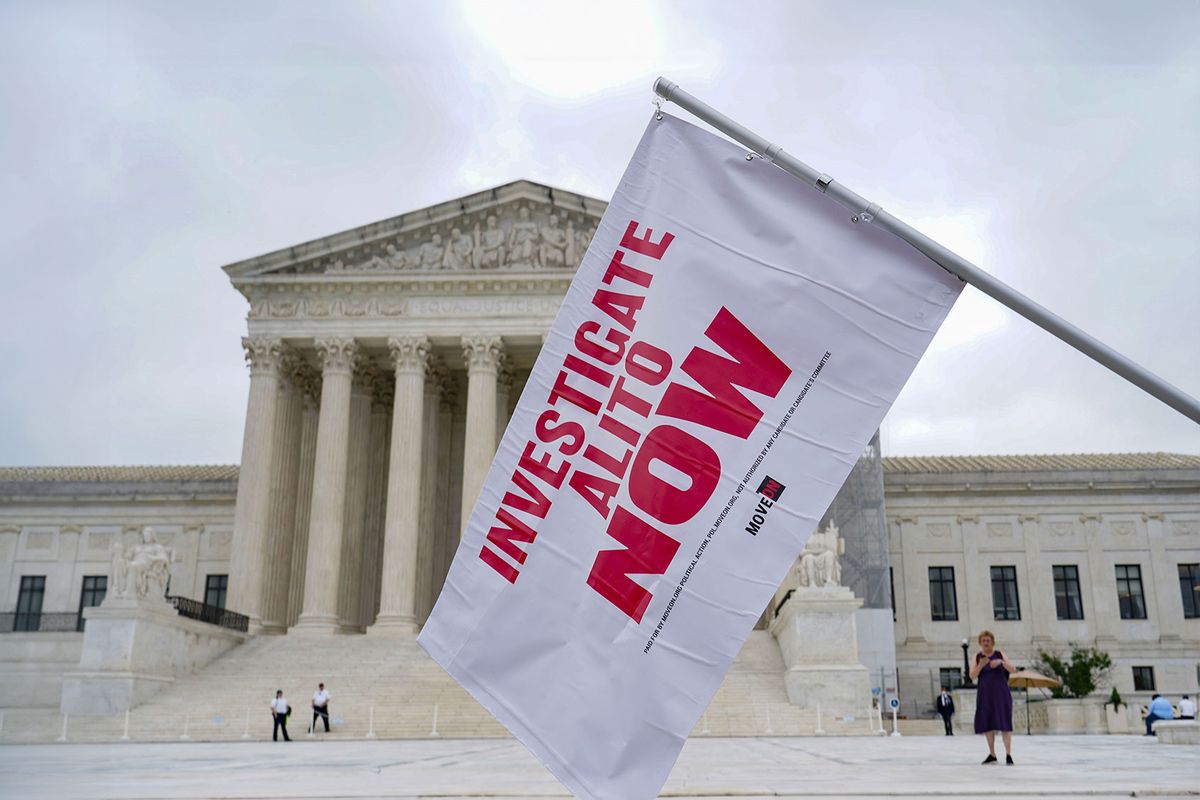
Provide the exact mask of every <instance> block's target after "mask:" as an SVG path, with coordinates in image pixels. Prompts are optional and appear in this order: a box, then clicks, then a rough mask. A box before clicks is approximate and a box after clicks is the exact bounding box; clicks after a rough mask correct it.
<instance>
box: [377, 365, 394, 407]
mask: <svg viewBox="0 0 1200 800" xmlns="http://www.w3.org/2000/svg"><path fill="white" fill-rule="evenodd" d="M395 399H396V381H395V380H394V379H393V378H392V376H390V375H388V374H387V373H386V372H383V371H382V370H381V371H379V372H378V373H376V375H375V380H374V382H373V383H372V384H371V412H372V413H376V412H380V411H391V408H392V402H393V401H394V400H395Z"/></svg>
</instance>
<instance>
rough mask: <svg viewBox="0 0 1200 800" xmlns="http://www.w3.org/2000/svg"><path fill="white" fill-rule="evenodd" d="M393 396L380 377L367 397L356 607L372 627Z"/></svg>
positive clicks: (389, 383)
mask: <svg viewBox="0 0 1200 800" xmlns="http://www.w3.org/2000/svg"><path fill="white" fill-rule="evenodd" d="M394 397H395V392H394V384H393V383H392V379H391V376H389V375H384V374H380V375H379V376H378V377H377V379H376V381H375V386H374V391H373V392H372V394H371V435H370V442H369V445H368V448H369V450H370V464H369V466H368V468H367V475H368V483H367V508H366V512H367V526H366V537H365V539H364V545H363V579H362V587H361V588H362V591H361V593H360V598H359V606H360V611H361V615H362V617H361V618H362V624H363V625H367V626H370V625H373V624H374V623H375V615H376V614H378V613H379V585H380V580H381V579H382V576H383V515H384V506H385V500H386V497H387V471H388V469H387V468H388V442H389V441H390V438H389V436H388V433H389V431H390V427H391V414H392V403H393V401H394Z"/></svg>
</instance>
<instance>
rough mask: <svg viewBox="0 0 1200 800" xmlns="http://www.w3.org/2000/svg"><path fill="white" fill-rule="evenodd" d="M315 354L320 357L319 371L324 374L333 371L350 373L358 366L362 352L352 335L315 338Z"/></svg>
mask: <svg viewBox="0 0 1200 800" xmlns="http://www.w3.org/2000/svg"><path fill="white" fill-rule="evenodd" d="M315 344H316V348H317V356H318V357H319V358H320V359H321V372H322V374H324V375H332V374H335V373H341V374H347V375H348V374H352V373H353V372H354V368H355V367H356V366H358V362H359V359H360V358H362V353H361V351H360V350H359V348H358V342H356V341H354V338H353V337H350V336H346V337H331V338H328V339H317V340H316V342H315Z"/></svg>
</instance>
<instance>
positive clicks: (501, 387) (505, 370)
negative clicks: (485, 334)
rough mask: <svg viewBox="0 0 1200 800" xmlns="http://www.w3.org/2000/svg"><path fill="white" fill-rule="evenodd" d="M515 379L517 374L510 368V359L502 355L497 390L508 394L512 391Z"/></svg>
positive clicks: (497, 374)
mask: <svg viewBox="0 0 1200 800" xmlns="http://www.w3.org/2000/svg"><path fill="white" fill-rule="evenodd" d="M515 378H516V374H515V373H514V372H513V370H512V367H511V366H509V363H508V358H507V357H506V356H504V355H503V354H501V356H500V363H499V366H498V367H497V369H496V390H497V391H500V392H504V393H506V394H507V393H508V392H509V391H511V390H512V386H513V381H514V379H515Z"/></svg>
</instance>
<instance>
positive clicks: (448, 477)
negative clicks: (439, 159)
mask: <svg viewBox="0 0 1200 800" xmlns="http://www.w3.org/2000/svg"><path fill="white" fill-rule="evenodd" d="M603 211H604V204H603V203H601V202H599V201H595V200H592V199H589V198H585V197H580V196H578V195H574V194H571V193H569V192H564V191H560V190H556V189H551V188H549V187H545V186H541V185H538V184H535V183H531V182H528V181H518V182H516V183H512V184H508V185H506V186H502V187H499V188H496V189H493V190H489V191H487V192H480V193H477V194H474V195H470V196H468V197H464V198H461V199H457V200H454V201H451V202H447V203H442V204H440V205H436V206H432V207H430V208H427V209H422V210H420V211H416V212H412V213H409V214H405V215H402V216H399V217H395V218H393V219H389V220H385V221H383V222H379V223H374V224H371V225H366V226H362V227H360V228H356V229H354V230H351V231H346V232H344V233H339V234H335V235H333V236H328V237H325V238H323V239H319V240H316V241H313V242H309V243H305V244H300V245H296V246H294V247H291V248H287V249H285V250H280V251H277V252H274V253H269V254H266V255H263V256H260V257H257V258H253V259H249V260H246V261H242V262H238V263H236V264H232V265H229V266H227V267H225V272H226V273H227V275H228V276H229V278H230V280H231V281H232V283H233V285H234V287H235V288H236V289H237V290H238V291H239V292H241V294H242V295H243V296H244V297H245V298H246V300H247V302H248V315H247V331H246V337H245V339H244V346H245V351H246V359H247V362H248V367H249V373H250V381H249V392H248V399H247V413H246V424H245V429H244V436H243V448H242V460H241V464H240V467H238V466H225V467H101V468H5V467H0V599H2V600H3V604H4V605H3V608H0V615H2V614H7V615H9V617H10V619H11V616H12V614H11V613H10V612H12V611H13V610H14V609H15V608H16V606H17V601H18V594H19V587H20V584H21V582H22V578H23V577H27V576H40V577H41V578H42V579H43V580H44V597H43V600H42V611H43V612H46V613H49V614H54V613H59V612H62V613H63V615H64V616H69V615H70V614H76V615H77V613H78V608H79V606H80V605H81V594H82V592H81V582H83V581H84V580H85V579H87V578H95V577H100V576H106V577H111V576H109V572H110V569H111V564H112V548H113V545H114V544H117V543H120V544H122V545H123V546H124V547H126V548H132V547H133V546H134V545H136V544H137V543H138V542H139V541H140V540H141V539H142V537H143V535H144V529H145V528H146V527H147V526H153V527H154V528H155V530H156V532H157V537H158V541H160V542H161V543H162V544H163V545H164V546H166V547H168V548H170V549H171V550H172V551H173V553H174V556H173V560H172V562H171V565H170V592H171V593H172V594H174V595H181V596H184V597H189V598H193V599H196V600H204V599H205V586H206V580H207V579H208V578H210V577H221V576H228V596H227V597H226V598H225V605H226V607H228V608H230V609H232V610H233V611H237V612H240V613H244V614H246V615H248V616H249V617H250V619H251V632H252V633H256V634H282V633H295V634H296V635H298V636H304V635H312V636H326V635H328V634H331V633H339V632H340V633H364V632H365V633H366V634H367V635H368V636H371V635H376V636H381V635H398V634H407V633H409V632H411V631H413V630H415V629H416V628H417V627H418V626H419V625H420V624H421V623H422V622H423V621H424V619H425V618H426V617H427V615H428V614H429V612H430V610H431V608H432V605H433V602H434V599H435V598H436V596H437V594H438V592H439V591H440V589H441V586H442V582H443V580H444V577H445V575H446V572H447V570H448V568H449V565H450V561H451V559H452V558H453V555H454V552H455V549H456V547H457V544H458V537H459V532H460V530H461V528H462V525H463V521H464V519H465V516H466V514H467V513H469V511H470V509H471V507H472V505H473V504H474V501H475V496H476V494H477V493H478V491H479V487H480V486H481V484H482V482H483V478H484V475H485V473H486V471H487V469H488V466H489V464H490V462H491V459H492V456H493V453H494V450H495V447H496V444H497V441H498V439H499V436H500V434H501V433H502V431H503V429H504V426H505V424H506V423H507V420H508V418H509V415H510V414H511V412H512V409H513V408H514V406H515V405H516V403H517V400H518V398H519V397H520V394H521V391H522V390H523V388H524V385H525V382H526V380H527V379H528V375H529V370H530V368H531V366H532V364H533V362H534V360H535V359H536V357H537V354H538V352H539V350H540V348H541V345H542V342H543V340H544V337H545V336H546V335H547V332H548V331H549V329H550V327H551V324H552V322H553V319H554V316H555V314H556V313H557V311H558V308H559V305H560V303H561V301H562V297H563V295H564V293H565V292H566V289H567V286H568V285H569V283H570V280H571V278H572V274H573V269H572V268H573V265H574V264H576V263H577V262H578V260H579V258H580V257H581V255H582V252H583V249H584V248H585V247H586V244H587V241H588V239H589V238H590V236H591V235H592V233H593V232H594V230H595V226H596V225H597V224H598V221H599V219H600V216H601V214H602V213H603ZM831 521H833V522H835V523H836V524H837V526H838V527H839V528H840V529H841V531H842V535H843V537H844V540H845V541H844V545H845V546H844V554H843V555H842V556H841V559H840V561H839V566H840V568H841V570H842V574H841V582H842V583H843V584H844V585H845V586H847V587H848V588H849V589H850V590H851V591H852V592H853V595H854V597H855V598H857V599H858V601H861V606H862V607H861V608H858V609H857V611H854V612H853V617H854V621H855V629H856V631H857V654H858V659H859V661H860V662H861V663H862V664H863V665H865V666H866V667H867V671H868V672H869V675H870V681H871V686H872V688H873V689H879V690H880V691H881V692H882V693H884V694H885V695H887V694H891V693H892V692H896V691H897V689H898V693H899V696H900V698H901V702H902V704H903V706H902V710H903V711H904V713H908V714H913V715H919V714H922V713H925V711H926V708H925V706H927V705H928V703H930V702H932V696H933V693H934V692H935V691H936V681H937V676H938V673H939V671H940V670H942V669H951V668H954V667H957V666H961V651H960V649H959V645H960V642H961V639H962V638H964V637H967V636H971V635H973V634H975V633H976V632H978V630H979V629H980V628H982V627H989V628H991V629H993V630H994V631H995V632H996V633H997V635H998V637H999V640H1000V645H1001V647H1002V649H1005V650H1006V651H1010V650H1011V651H1012V654H1013V655H1016V656H1017V657H1018V658H1020V659H1022V660H1028V658H1029V657H1030V656H1031V655H1032V654H1034V653H1036V649H1037V648H1038V647H1041V646H1050V647H1057V648H1060V649H1061V648H1064V647H1066V646H1067V644H1068V643H1069V642H1078V643H1084V644H1095V645H1096V646H1099V647H1101V648H1102V649H1106V650H1108V651H1109V652H1110V653H1112V654H1113V655H1114V658H1115V659H1116V660H1117V662H1118V668H1117V669H1116V670H1114V673H1113V682H1114V683H1116V685H1117V686H1118V688H1120V689H1121V691H1122V694H1123V695H1126V696H1127V697H1130V698H1131V701H1132V699H1137V698H1138V694H1137V693H1135V692H1134V691H1133V681H1132V677H1131V667H1133V666H1152V667H1154V668H1155V670H1156V674H1157V676H1158V680H1159V683H1158V688H1159V690H1160V691H1172V692H1181V691H1191V692H1194V693H1200V692H1197V690H1198V689H1200V658H1197V657H1196V653H1200V619H1194V618H1186V619H1185V618H1184V616H1183V613H1182V609H1181V608H1180V595H1179V591H1180V590H1179V582H1178V580H1177V579H1176V578H1175V577H1174V575H1173V573H1172V570H1173V569H1175V568H1176V567H1177V566H1178V565H1179V564H1185V563H1200V457H1196V456H1175V455H1170V454H1141V455H1138V454H1134V455H1113V456H1036V457H1035V456H1028V457H999V456H981V457H974V458H973V457H955V458H881V455H880V452H879V448H878V443H877V440H876V441H873V442H872V445H871V447H870V448H868V451H867V453H866V454H864V456H863V457H862V458H861V459H860V461H859V466H858V467H856V469H855V471H854V473H852V474H851V476H850V479H849V480H848V481H847V483H846V485H845V486H844V487H843V488H842V491H841V492H840V493H839V495H838V498H837V499H836V500H835V502H834V504H833V505H832V506H831V508H830V511H829V512H828V513H827V515H826V517H825V519H824V520H823V526H824V525H825V524H827V523H829V522H831ZM1064 559H1068V560H1066V561H1064ZM1061 563H1072V564H1077V565H1078V566H1079V571H1080V576H1081V580H1082V581H1083V598H1082V603H1083V611H1084V615H1083V619H1082V620H1058V619H1057V618H1056V616H1055V597H1054V587H1053V584H1052V582H1051V578H1050V573H1049V571H1050V569H1051V568H1052V566H1053V565H1055V564H1061ZM1115 564H1138V565H1139V566H1140V567H1141V576H1142V581H1143V585H1144V586H1145V592H1146V598H1147V606H1148V614H1147V619H1144V620H1122V619H1120V617H1119V615H1118V614H1117V609H1116V603H1117V600H1116V590H1115V587H1114V585H1113V584H1114V581H1113V574H1112V572H1113V568H1114V565H1115ZM938 565H944V566H952V567H954V569H955V575H956V579H957V593H958V615H957V618H956V619H954V620H936V621H935V620H932V619H931V614H930V596H929V580H928V568H929V567H930V566H938ZM994 565H1012V566H1016V568H1017V569H1016V580H1017V583H1018V588H1019V597H1020V603H1021V617H1020V619H1018V620H1002V621H998V620H996V619H995V618H994V616H993V614H992V611H993V609H992V606H991V595H990V592H991V588H990V583H991V581H990V576H989V569H990V567H991V566H994ZM889 575H890V576H891V580H889ZM776 605H777V604H776ZM852 605H853V604H852ZM774 610H775V609H774V608H772V609H768V610H767V611H766V612H765V613H764V619H763V622H762V627H766V626H767V624H769V622H770V621H771V616H772V612H773V611H774ZM893 619H894V623H893ZM2 626H3V622H2V621H0V627H2ZM12 627H13V626H12V623H11V621H10V622H9V629H11V628H12ZM3 637H4V638H3V639H2V640H0V645H2V646H3V652H0V686H3V687H7V694H2V693H0V708H2V707H4V706H6V705H14V704H17V705H19V704H21V703H23V702H35V704H38V705H43V704H45V702H46V699H47V698H48V697H50V696H51V695H52V694H54V691H53V690H54V688H55V686H54V685H55V682H56V681H57V685H58V686H59V687H60V686H61V676H62V674H63V672H64V670H65V669H66V667H64V666H63V665H68V666H69V665H71V664H73V663H78V661H79V652H80V649H79V648H80V640H81V638H82V634H81V633H78V632H76V631H75V625H74V622H72V623H71V627H70V629H69V630H54V629H50V628H47V627H43V628H42V630H41V632H28V633H23V632H12V633H4V634H3ZM362 641H363V642H367V640H365V639H364V640H362ZM897 676H898V678H899V680H898V682H897V680H896V678H897ZM54 697H55V700H54V705H57V704H58V703H57V695H54ZM33 698H36V701H33V700H32V699H33Z"/></svg>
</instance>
